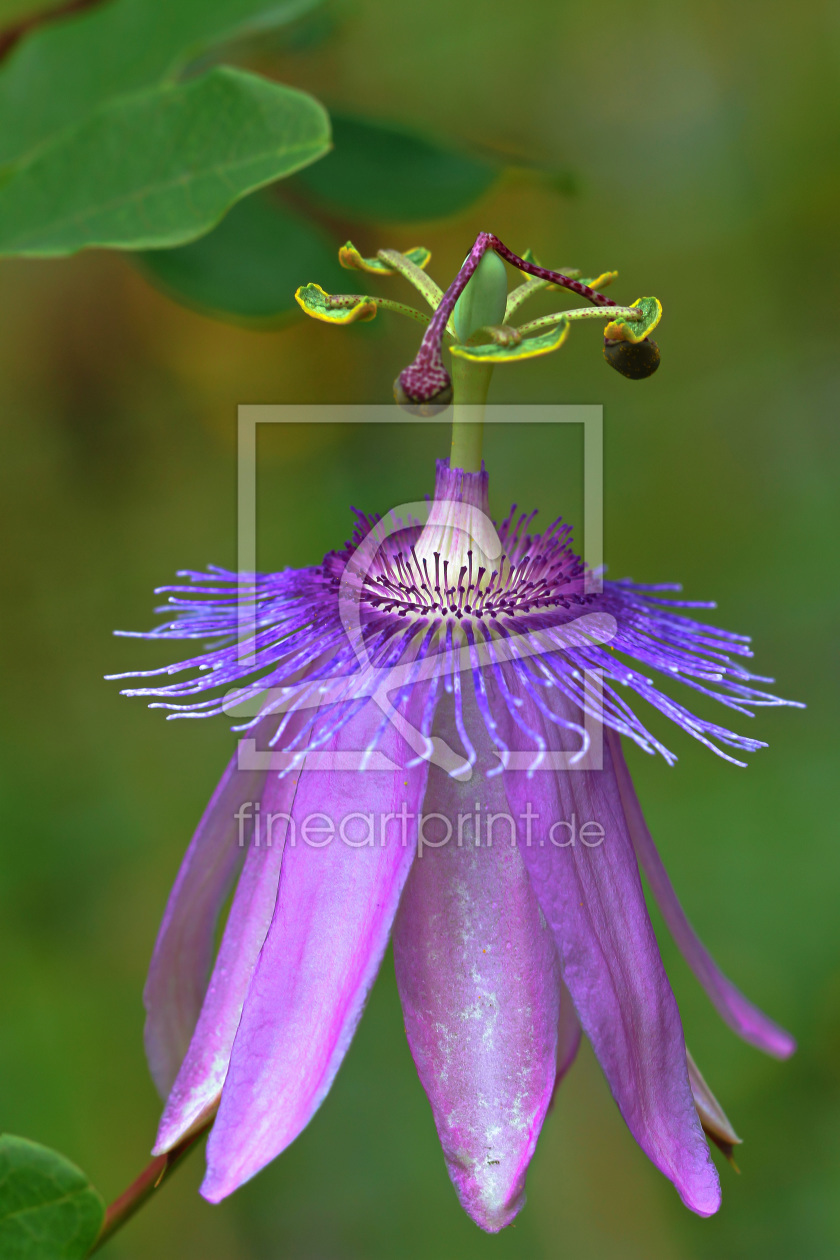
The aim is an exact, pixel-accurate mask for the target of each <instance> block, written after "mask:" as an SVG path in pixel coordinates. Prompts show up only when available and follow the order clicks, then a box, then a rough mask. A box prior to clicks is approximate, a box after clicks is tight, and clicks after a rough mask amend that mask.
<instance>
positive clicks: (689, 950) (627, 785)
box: [607, 731, 796, 1059]
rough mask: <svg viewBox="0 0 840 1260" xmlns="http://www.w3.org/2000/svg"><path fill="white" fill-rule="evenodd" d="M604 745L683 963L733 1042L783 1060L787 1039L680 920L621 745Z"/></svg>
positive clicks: (614, 739) (613, 739)
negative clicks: (734, 1037) (739, 1039)
mask: <svg viewBox="0 0 840 1260" xmlns="http://www.w3.org/2000/svg"><path fill="white" fill-rule="evenodd" d="M607 740H608V742H609V747H610V752H611V754H612V760H613V765H614V766H615V773H616V778H617V780H618V787H619V791H620V793H621V802H622V805H623V806H624V814H625V817H626V819H627V826H628V828H629V831H630V837H631V839H632V841H633V846H634V848H635V850H636V856H637V858H638V860H639V864H640V865H641V868H642V870H643V871H644V873H645V875H646V877H647V880H648V882H649V884H650V887H651V890H652V892H653V895H654V897H655V898H656V901H657V904H658V906H659V908H660V910H661V911H662V917H663V918H664V920H665V922H666V923H667V925H668V930H669V931H670V933H671V935H672V936H673V938H674V940H675V941H676V943H677V945H678V946H679V948H680V950H681V952H682V955H683V957H684V958H685V960H686V962H687V963H688V965H689V967H690V968H691V970H692V971H693V972H694V974H695V976H696V977H697V979H698V980H699V981H700V983H701V984H702V986H703V988H704V989H705V990H706V992H707V994H708V995H709V998H710V999H711V1001H712V1003H713V1004H714V1006H715V1008H716V1009H717V1011H718V1013H719V1014H720V1016H721V1018H722V1019H724V1020H725V1021H726V1023H727V1024H728V1025H729V1027H730V1028H732V1029H733V1030H734V1031H735V1032H736V1033H737V1034H738V1036H739V1037H742V1038H743V1039H744V1041H748V1042H749V1043H750V1044H751V1045H753V1046H758V1048H759V1050H764V1051H766V1053H767V1054H772V1055H774V1056H775V1057H776V1058H777V1059H787V1058H788V1057H789V1056H790V1055H791V1054H793V1052H794V1050H795V1049H796V1042H795V1041H794V1039H793V1037H791V1035H790V1033H789V1032H786V1031H785V1029H784V1028H781V1027H780V1026H779V1025H778V1024H776V1023H774V1021H773V1020H772V1019H769V1018H768V1016H767V1015H765V1014H764V1012H763V1011H760V1010H759V1009H758V1007H757V1006H753V1004H752V1002H750V1001H748V1000H747V998H745V997H744V995H743V993H741V991H740V990H739V989H737V988H736V987H735V985H734V984H733V983H732V982H731V980H728V979H727V978H726V976H725V975H724V974H723V972H722V971H721V970H720V969H719V968H718V966H717V965H716V963H715V961H714V959H713V958H712V956H711V954H710V953H709V951H708V950H707V949H706V947H705V946H704V945H703V943H702V941H700V939H699V938H698V936H697V934H696V933H695V931H694V928H693V927H692V926H691V924H690V923H689V921H688V919H687V918H686V915H685V911H684V910H683V908H682V906H681V905H680V903H679V901H678V899H677V895H676V893H675V892H674V886H673V884H672V883H671V881H670V879H669V878H668V872H667V871H666V870H665V866H664V864H663V862H662V859H661V857H660V856H659V853H658V851H657V848H656V845H655V844H654V842H653V837H652V836H651V834H650V832H649V830H648V827H647V823H646V822H645V816H644V814H643V813H642V807H641V805H640V804H639V798H638V797H637V795H636V790H635V788H634V787H633V780H632V778H631V776H630V771H629V770H628V768H627V763H626V761H625V760H624V753H623V751H622V748H621V739H620V738H619V736H618V735H617V734H616V733H615V732H614V731H608V732H607Z"/></svg>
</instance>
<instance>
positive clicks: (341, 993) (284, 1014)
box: [201, 687, 428, 1203]
mask: <svg viewBox="0 0 840 1260" xmlns="http://www.w3.org/2000/svg"><path fill="white" fill-rule="evenodd" d="M424 700H425V689H423V688H420V687H416V688H415V689H414V695H413V696H412V708H417V709H418V712H417V713H416V714H409V716H410V717H412V716H413V717H414V718H419V715H420V714H422V711H423V702H424ZM415 702H416V703H415ZM381 716H382V715H381V711H380V710H379V709H378V708H377V707H376V706H375V705H374V704H373V702H370V703H368V704H367V705H366V706H365V707H364V708H363V709H362V711H361V712H360V713H357V714H356V715H355V716H354V717H353V718H352V719H351V720H350V721H348V722H347V723H346V724H345V725H344V726H343V727H342V728H341V730H340V731H339V732H338V733H337V734H336V735H334V736H333V737H332V739H331V740H330V741H329V743H328V744H327V745H326V749H327V751H339V750H341V751H346V750H364V749H365V748H366V747H368V745H369V742H370V739H371V737H372V735H373V732H374V731H376V729H377V728H378V726H379V723H380V719H381ZM377 748H378V750H379V752H380V753H384V754H385V755H386V756H388V757H390V758H391V759H392V760H393V761H394V762H395V763H396V765H397V766H400V767H402V766H404V765H405V764H406V763H407V762H409V761H410V760H411V759H412V757H413V754H412V753H411V752H410V750H408V749H407V748H406V745H405V744H404V742H403V740H402V739H401V737H400V736H399V735H398V734H397V732H396V730H395V729H394V727H392V726H389V727H388V728H387V730H386V731H385V733H384V734H383V735H382V737H381V738H380V739H379V742H378V745H377ZM427 769H428V767H427V765H426V763H425V762H423V763H421V764H420V765H419V766H415V767H413V768H411V769H397V770H393V771H391V770H368V771H364V772H360V771H352V770H330V771H319V770H311V769H307V768H305V767H304V769H303V771H302V772H301V774H300V778H299V782H298V788H297V795H296V798H295V803H294V808H293V811H292V816H293V821H294V823H295V832H294V835H292V834H290V835H289V837H288V839H287V842H286V849H285V852H284V854H283V870H282V878H281V881H280V891H279V895H278V899H277V906H276V908H275V911H274V917H273V919H272V922H271V927H270V928H269V932H268V936H267V938H266V941H265V944H264V945H263V948H262V952H261V954H260V958H259V961H258V963H257V967H256V971H255V973H254V977H253V979H252V981H251V985H250V988H249V991H248V996H247V998H246V1001H245V1007H244V1010H243V1013H242V1020H241V1022H240V1026H239V1031H238V1032H237V1035H236V1040H235V1042H234V1046H233V1053H232V1055H231V1060H230V1067H229V1070H228V1075H227V1079H226V1081H225V1085H224V1088H223V1090H222V1100H221V1105H220V1107H219V1113H218V1116H217V1119H216V1123H215V1125H214V1126H213V1130H212V1132H211V1135H210V1140H209V1143H208V1147H207V1165H208V1169H207V1176H206V1178H205V1180H204V1184H203V1186H202V1189H201V1192H202V1194H203V1195H204V1197H205V1198H207V1199H209V1200H210V1201H211V1202H213V1203H215V1202H218V1201H219V1200H220V1199H222V1198H224V1197H225V1195H227V1194H230V1193H231V1192H232V1191H233V1190H235V1189H236V1188H237V1186H240V1185H241V1184H242V1183H243V1182H244V1181H247V1180H248V1179H249V1178H250V1177H253V1176H254V1174H255V1173H257V1172H259V1170H260V1169H261V1168H263V1167H264V1166H265V1164H267V1163H268V1162H269V1161H270V1160H272V1159H274V1157H275V1156H276V1155H279V1153H280V1152H281V1151H282V1150H283V1149H284V1147H286V1146H288V1144H289V1143H290V1142H291V1141H293V1140H294V1138H295V1137H297V1135H298V1134H299V1133H300V1131H301V1129H303V1128H304V1127H305V1125H306V1124H308V1122H309V1120H310V1119H311V1118H312V1116H313V1114H314V1112H315V1111H316V1110H317V1108H318V1107H319V1106H320V1104H321V1102H322V1101H323V1098H324V1096H325V1095H326V1093H327V1091H328V1090H329V1088H330V1085H331V1084H332V1081H333V1078H334V1077H335V1074H336V1072H337V1071H338V1068H339V1065H340V1063H341V1060H342V1059H343V1057H344V1055H345V1053H346V1051H347V1048H348V1046H349V1044H350V1040H351V1038H352V1036H353V1033H354V1031H355V1028H356V1024H357V1022H358V1019H359V1016H360V1015H361V1011H362V1007H363V1005H364V1001H365V998H366V996H367V993H368V991H369V989H370V986H371V984H372V982H373V979H374V977H375V976H376V973H377V971H378V969H379V964H380V962H381V959H382V954H383V952H384V950H385V946H386V944H387V940H388V934H389V932H390V929H391V924H392V922H393V918H394V914H395V913H396V908H397V903H398V900H399V896H400V893H401V892H402V888H403V885H404V883H405V879H406V877H407V875H408V871H409V868H410V866H411V862H412V859H413V857H414V851H415V834H414V831H413V830H412V826H411V825H410V818H411V815H416V812H417V809H418V807H419V804H420V802H421V801H422V799H423V791H424V788H425V784H426V776H427ZM403 806H405V815H406V816H407V817H408V819H409V822H407V823H403V822H401V821H400V815H401V813H402V809H401V807H403ZM359 814H372V815H373V819H374V827H375V834H374V842H373V843H372V844H371V845H365V846H364V847H358V848H356V847H351V845H350V844H347V843H345V842H343V841H342V840H341V839H340V834H339V828H340V827H341V825H342V824H344V828H345V830H344V835H345V836H346V837H348V838H349V840H351V841H356V842H358V841H360V840H361V839H363V838H364V837H365V836H366V835H367V833H368V827H367V823H366V821H365V820H362V819H361V818H359V817H358V815H359ZM354 815H355V817H353V816H354ZM388 816H390V819H388ZM307 819H308V820H309V830H308V831H307V833H306V834H307V835H308V836H309V838H310V842H309V843H307V842H306V841H305V840H304V838H303V833H302V825H303V824H305V822H306V820H307ZM383 819H386V820H387V821H386V823H385V826H384V831H383V829H382V820H383ZM329 824H331V825H332V827H333V828H334V830H335V834H334V835H333V838H332V840H330V841H329V842H326V843H325V837H324V834H321V835H316V834H315V832H314V828H317V827H321V828H327V827H328V826H329ZM383 835H384V840H385V842H384V843H383V842H382V840H383ZM403 841H405V843H403ZM313 843H314V844H322V845H323V847H320V848H318V847H313Z"/></svg>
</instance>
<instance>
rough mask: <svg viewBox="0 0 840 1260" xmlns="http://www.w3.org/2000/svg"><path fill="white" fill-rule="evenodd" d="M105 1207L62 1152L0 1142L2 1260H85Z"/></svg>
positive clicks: (15, 1140) (32, 1144) (8, 1140)
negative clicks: (83, 1258)
mask: <svg viewBox="0 0 840 1260" xmlns="http://www.w3.org/2000/svg"><path fill="white" fill-rule="evenodd" d="M104 1215H105V1205H104V1203H103V1202H102V1199H101V1198H100V1197H99V1195H98V1193H97V1192H96V1190H94V1188H93V1186H92V1185H91V1184H90V1182H89V1181H88V1179H87V1177H86V1176H85V1174H84V1173H83V1172H82V1171H81V1169H80V1168H77V1167H76V1165H75V1164H71V1163H70V1161H69V1160H68V1159H65V1158H64V1156H63V1155H59V1154H58V1152H57V1151H51V1150H50V1149H49V1148H48V1147H46V1146H40V1145H39V1144H38V1143H37V1142H30V1141H28V1140H27V1139H26V1138H19V1137H12V1136H11V1135H10V1134H3V1136H2V1137H0V1256H2V1257H3V1260H82V1257H84V1256H86V1255H87V1254H88V1252H89V1250H90V1248H91V1247H92V1245H93V1243H94V1240H95V1239H96V1236H97V1234H98V1233H99V1230H100V1228H101V1225H102V1221H103V1218H104Z"/></svg>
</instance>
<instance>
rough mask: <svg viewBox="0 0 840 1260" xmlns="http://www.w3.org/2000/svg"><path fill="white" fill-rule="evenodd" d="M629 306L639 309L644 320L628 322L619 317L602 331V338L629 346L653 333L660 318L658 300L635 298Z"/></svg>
mask: <svg viewBox="0 0 840 1260" xmlns="http://www.w3.org/2000/svg"><path fill="white" fill-rule="evenodd" d="M631 306H637V307H639V308H640V309H641V310H642V311H643V313H644V318H643V319H638V320H628V319H623V318H622V317H621V316H619V317H618V319H614V320H613V321H612V323H610V324H607V326H606V328H605V329H604V336H605V337H607V338H608V339H609V340H611V341H629V342H630V344H631V345H636V344H637V343H638V342H640V341H644V339H645V338H646V337H647V336H648V335H649V334H650V333H652V332H653V330H654V328H655V327H656V325H657V324H658V323H659V321H660V319H661V318H662V303H661V302H660V301H659V298H655V297H641V298H637V299H636V301H635V302H631Z"/></svg>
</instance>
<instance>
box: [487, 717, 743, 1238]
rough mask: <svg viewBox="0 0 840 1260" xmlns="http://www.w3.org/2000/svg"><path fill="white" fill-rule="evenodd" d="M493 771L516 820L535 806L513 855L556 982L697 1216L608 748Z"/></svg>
mask: <svg viewBox="0 0 840 1260" xmlns="http://www.w3.org/2000/svg"><path fill="white" fill-rule="evenodd" d="M555 699H556V698H555ZM497 708H498V707H497ZM498 712H499V715H500V716H501V710H500V708H498ZM520 715H521V716H522V718H523V719H524V720H525V721H526V722H528V723H529V724H530V725H531V726H533V727H534V728H535V729H537V730H540V731H541V733H542V734H543V735H544V736H545V738H546V741H547V743H548V744H549V747H551V748H555V749H556V748H557V747H558V736H557V728H556V727H555V726H553V724H552V723H549V722H543V721H542V720H541V715H540V714H539V712H538V711H537V710H536V706H534V705H533V703H532V702H530V701H529V700H528V699H527V698H524V703H523V706H522V708H521V710H520ZM509 725H510V726H511V727H512V724H509ZM511 734H512V735H513V734H514V732H513V731H512V730H511ZM504 779H505V784H506V788H507V795H508V800H509V801H510V804H511V809H512V812H516V813H518V814H520V815H521V816H523V817H524V815H525V811H526V807H527V806H528V804H530V805H531V808H532V809H533V810H534V811H535V813H536V814H537V815H538V819H537V821H535V822H534V823H533V838H532V843H531V845H530V846H529V845H527V843H522V842H520V847H521V852H522V855H523V858H524V860H525V865H526V867H527V868H528V872H529V874H530V876H531V880H532V883H533V886H534V890H535V891H536V894H537V897H538V899H539V902H540V905H541V906H542V910H543V913H544V914H545V916H546V918H547V919H548V922H549V924H550V925H551V927H552V929H553V931H554V934H555V939H556V941H557V947H558V950H559V953H560V963H561V967H562V971H563V980H564V982H565V984H566V985H567V987H568V989H569V992H570V993H571V995H572V999H573V1001H574V1003H575V1007H576V1009H577V1013H578V1016H579V1018H580V1022H581V1024H582V1026H583V1031H584V1032H585V1033H586V1035H587V1037H588V1038H589V1040H590V1042H591V1043H592V1047H593V1049H594V1050H595V1053H596V1055H597V1056H598V1059H599V1060H600V1063H601V1066H602V1068H603V1069H604V1073H605V1075H606V1077H607V1080H608V1081H609V1084H610V1088H611V1090H612V1093H613V1097H614V1098H615V1100H616V1102H617V1104H618V1107H619V1109H620V1111H621V1114H622V1115H623V1117H624V1119H625V1122H626V1123H627V1126H628V1128H629V1129H630V1132H631V1133H632V1134H633V1136H634V1137H635V1139H636V1141H637V1142H638V1143H639V1145H640V1146H641V1148H642V1150H643V1151H644V1152H645V1154H646V1155H647V1156H648V1157H649V1159H651V1161H652V1162H653V1163H654V1164H655V1165H656V1167H657V1168H659V1169H660V1171H661V1172H663V1173H664V1174H665V1176H666V1177H668V1178H670V1180H671V1181H672V1182H673V1183H674V1185H675V1186H676V1188H677V1191H678V1193H679V1195H680V1197H681V1199H682V1200H683V1202H684V1203H685V1205H686V1206H687V1207H689V1208H691V1210H692V1211H694V1212H696V1213H697V1214H698V1215H700V1216H709V1215H711V1213H713V1212H715V1211H717V1209H718V1207H719V1206H720V1185H719V1182H718V1176H717V1172H716V1170H715V1167H714V1164H713V1163H712V1160H711V1157H710V1155H709V1148H708V1145H707V1143H706V1140H705V1138H704V1136H703V1131H702V1129H701V1127H700V1122H699V1120H698V1118H697V1112H696V1110H695V1107H694V1102H693V1098H692V1094H691V1088H690V1086H689V1082H688V1070H687V1067H686V1057H685V1039H684V1037H683V1031H682V1024H681V1022H680V1016H679V1011H678V1010H677V1004H676V1002H675V1000H674V995H673V993H672V992H671V988H670V985H669V984H668V979H667V976H666V975H665V970H664V968H663V966H662V960H661V958H660V956H659V949H658V947H657V944H656V938H655V936H654V932H653V928H652V926H651V923H650V919H649V917H648V913H647V907H646V906H645V901H644V896H643V893H642V886H641V881H640V879H639V872H638V868H637V866H636V859H635V855H634V853H633V847H632V844H631V842H630V837H629V836H628V834H627V826H626V823H625V820H624V812H623V810H622V807H621V800H620V797H619V794H618V787H617V784H616V781H615V773H614V771H613V769H612V764H611V762H610V758H609V749H608V748H607V747H605V749H604V769H603V770H600V771H598V770H590V771H584V770H568V771H559V772H555V773H552V772H540V771H537V772H536V773H534V774H533V775H532V776H531V778H528V777H527V774H526V772H523V771H511V770H506V771H505V774H504ZM560 822H566V823H567V824H572V823H574V825H575V828H576V840H575V843H574V844H568V845H567V846H566V847H559V846H560V845H561V844H563V842H564V841H567V840H568V839H569V838H570V835H571V833H570V832H569V830H568V828H555V830H554V832H553V834H552V831H551V828H552V826H553V825H554V824H557V823H560ZM588 822H592V823H598V824H600V825H601V827H602V828H603V829H604V833H605V838H604V839H603V842H602V843H600V844H598V845H597V847H587V845H585V844H584V843H583V842H582V840H581V834H580V829H581V828H582V827H583V826H584V824H585V823H588ZM587 838H588V839H589V841H590V844H592V842H593V841H594V840H597V832H595V830H594V829H592V828H591V829H590V830H589V832H588V836H587ZM552 841H553V842H552Z"/></svg>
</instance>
